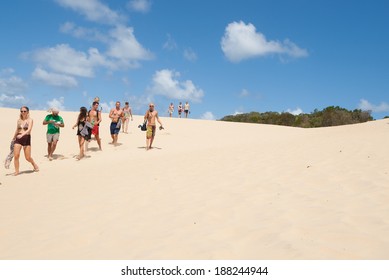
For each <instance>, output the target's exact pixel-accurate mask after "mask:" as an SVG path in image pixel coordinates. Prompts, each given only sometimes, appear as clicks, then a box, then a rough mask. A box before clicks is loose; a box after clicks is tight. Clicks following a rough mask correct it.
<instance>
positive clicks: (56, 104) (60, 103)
mask: <svg viewBox="0 0 389 280" xmlns="http://www.w3.org/2000/svg"><path fill="white" fill-rule="evenodd" d="M46 104H47V106H48V108H47V109H48V110H50V109H52V108H57V109H58V110H60V111H64V110H65V98H64V97H62V96H61V97H60V98H59V99H56V98H54V99H52V100H49V101H47V103H46Z"/></svg>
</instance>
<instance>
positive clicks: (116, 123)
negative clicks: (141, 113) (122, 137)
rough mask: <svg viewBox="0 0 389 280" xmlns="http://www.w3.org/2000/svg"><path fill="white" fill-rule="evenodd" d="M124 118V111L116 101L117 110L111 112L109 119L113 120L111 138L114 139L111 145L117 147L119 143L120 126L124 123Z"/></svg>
mask: <svg viewBox="0 0 389 280" xmlns="http://www.w3.org/2000/svg"><path fill="white" fill-rule="evenodd" d="M123 117H124V113H123V110H122V109H121V108H120V102H119V101H116V104H115V108H113V109H111V111H110V112H109V118H110V119H111V120H112V121H111V126H110V131H111V137H112V142H111V144H113V145H115V146H116V145H117V143H118V137H119V132H120V126H121V124H122V122H123Z"/></svg>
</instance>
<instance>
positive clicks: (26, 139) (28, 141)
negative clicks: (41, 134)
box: [15, 135, 31, 147]
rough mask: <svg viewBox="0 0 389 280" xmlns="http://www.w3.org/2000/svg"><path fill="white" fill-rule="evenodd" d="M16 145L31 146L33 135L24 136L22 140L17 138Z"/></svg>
mask: <svg viewBox="0 0 389 280" xmlns="http://www.w3.org/2000/svg"><path fill="white" fill-rule="evenodd" d="M15 144H19V145H22V146H23V147H25V146H31V135H24V136H23V137H22V138H20V139H18V138H16V140H15Z"/></svg>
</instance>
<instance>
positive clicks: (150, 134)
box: [144, 103, 163, 150]
mask: <svg viewBox="0 0 389 280" xmlns="http://www.w3.org/2000/svg"><path fill="white" fill-rule="evenodd" d="M155 120H157V121H158V123H159V124H160V127H159V129H163V126H162V122H161V120H160V119H159V116H158V111H157V110H155V106H154V104H153V103H150V104H149V109H148V110H147V111H146V114H145V117H144V121H145V122H147V131H146V150H150V149H152V145H153V141H154V137H155V130H156V123H155Z"/></svg>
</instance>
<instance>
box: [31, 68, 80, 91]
mask: <svg viewBox="0 0 389 280" xmlns="http://www.w3.org/2000/svg"><path fill="white" fill-rule="evenodd" d="M32 77H33V79H35V80H39V81H42V82H44V83H45V84H47V85H51V86H56V87H63V88H73V87H77V85H78V83H77V80H76V79H75V78H74V77H71V76H68V75H64V74H56V73H49V72H47V71H45V70H43V69H42V68H39V67H37V68H35V70H34V72H33V73H32Z"/></svg>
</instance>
